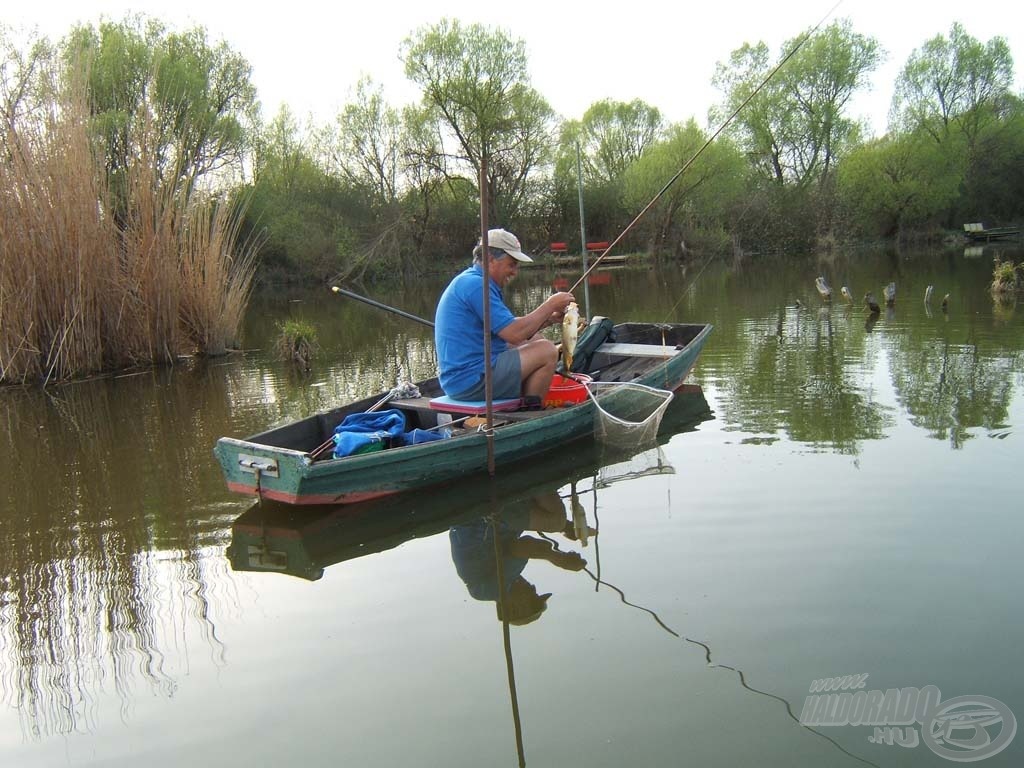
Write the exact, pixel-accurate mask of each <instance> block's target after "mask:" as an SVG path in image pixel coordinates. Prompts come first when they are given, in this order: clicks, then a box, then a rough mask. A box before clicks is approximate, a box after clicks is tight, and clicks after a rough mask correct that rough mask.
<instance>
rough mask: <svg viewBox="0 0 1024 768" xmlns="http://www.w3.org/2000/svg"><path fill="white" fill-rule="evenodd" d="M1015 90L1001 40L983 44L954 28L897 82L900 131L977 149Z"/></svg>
mask: <svg viewBox="0 0 1024 768" xmlns="http://www.w3.org/2000/svg"><path fill="white" fill-rule="evenodd" d="M1012 84H1013V57H1012V56H1011V55H1010V49H1009V46H1008V45H1007V43H1006V40H1004V39H1003V38H1001V37H995V38H992V39H991V40H990V41H989V42H987V43H985V44H982V43H981V42H979V41H978V40H976V39H975V38H973V37H971V36H970V35H969V34H967V32H966V30H965V29H964V27H963V26H962V25H961V24H959V23H954V24H953V26H952V27H951V28H950V31H949V37H948V38H946V37H944V36H942V35H937V36H936V37H933V38H932V39H931V40H928V41H927V42H926V43H925V44H924V45H923V46H922V47H921V48H920V49H917V50H915V51H914V52H913V53H911V55H910V58H909V59H908V60H907V63H906V65H905V66H904V68H903V71H902V72H901V73H900V76H899V78H898V79H897V81H896V90H895V94H894V96H893V105H892V114H893V115H894V124H895V127H897V129H899V130H902V131H904V132H910V131H917V130H922V131H925V132H927V133H928V134H930V135H931V136H932V138H933V139H935V140H936V141H938V142H942V141H945V140H946V139H947V138H949V136H950V134H951V133H953V132H955V133H960V134H962V135H963V136H965V137H966V138H967V142H968V145H970V146H973V144H974V142H975V139H976V138H977V137H978V134H979V133H980V131H981V130H982V129H983V128H984V126H985V125H986V124H988V123H989V122H990V121H991V120H992V119H993V118H994V117H997V116H998V114H999V108H1000V107H1001V105H1003V104H1004V103H1005V100H1006V98H1007V96H1008V95H1009V93H1010V86H1011V85H1012Z"/></svg>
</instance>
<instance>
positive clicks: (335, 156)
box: [317, 77, 403, 205]
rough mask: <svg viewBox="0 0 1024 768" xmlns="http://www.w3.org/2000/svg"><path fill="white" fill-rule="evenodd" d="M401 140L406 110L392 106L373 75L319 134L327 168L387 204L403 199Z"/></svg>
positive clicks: (360, 86)
mask: <svg viewBox="0 0 1024 768" xmlns="http://www.w3.org/2000/svg"><path fill="white" fill-rule="evenodd" d="M402 143H403V135H402V118H401V114H400V113H399V111H398V110H397V109H395V108H394V107H392V106H390V105H388V103H387V102H386V101H385V99H384V94H383V89H382V88H381V87H380V86H379V85H376V84H375V83H374V82H373V80H372V79H370V78H369V77H363V78H361V79H360V80H359V82H358V84H357V85H356V90H355V100H354V101H352V102H351V103H349V104H346V105H345V106H344V108H343V109H342V110H341V112H340V113H339V114H338V116H337V118H336V119H335V121H334V123H333V125H331V126H328V127H327V128H325V129H323V130H321V131H320V132H319V134H318V136H317V145H318V146H317V149H318V155H319V156H320V158H321V163H322V164H323V166H324V167H325V169H327V171H328V172H329V173H338V174H340V175H341V176H342V177H344V178H345V179H346V180H347V181H348V182H349V183H350V184H352V185H353V186H355V187H358V188H360V189H363V190H365V191H366V193H367V194H369V195H371V196H372V197H373V198H374V199H375V200H376V201H377V202H378V203H380V204H384V205H388V204H391V203H393V202H395V200H397V199H398V192H399V188H398V187H399V173H400V170H401V159H402V151H403V147H402Z"/></svg>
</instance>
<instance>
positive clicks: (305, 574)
mask: <svg viewBox="0 0 1024 768" xmlns="http://www.w3.org/2000/svg"><path fill="white" fill-rule="evenodd" d="M710 418H712V414H711V409H710V408H709V407H708V403H707V400H706V399H705V397H704V393H703V391H702V390H701V389H700V387H697V386H693V385H684V387H683V389H682V391H680V393H679V394H678V395H677V397H676V398H675V399H674V400H673V401H672V403H671V405H670V406H669V408H668V410H667V411H666V412H665V415H664V418H663V419H662V422H661V428H660V429H659V431H658V435H657V439H656V441H655V443H654V444H653V445H650V444H648V445H644V446H643V447H642V448H640V449H638V448H636V447H631V448H628V449H625V450H615V449H608V448H607V447H604V446H599V445H598V444H596V443H594V442H591V443H589V444H587V445H586V446H583V447H581V449H580V450H574V451H562V452H557V453H555V454H553V455H548V456H543V457H540V458H536V459H532V460H529V461H524V462H520V463H518V464H517V465H516V466H514V467H509V468H507V470H506V471H504V472H501V473H498V475H497V476H496V477H495V478H493V481H492V479H491V478H490V477H488V475H487V474H486V473H477V474H476V475H474V476H473V477H471V478H468V479H466V480H465V481H463V482H460V483H459V484H458V485H453V486H451V487H448V488H444V489H441V490H439V491H438V492H436V493H429V494H428V493H420V494H403V495H395V496H388V497H386V498H381V499H375V500H373V501H368V502H364V503H362V504H346V505H340V506H326V507H316V508H298V507H295V506H293V505H288V504H279V503H276V502H273V501H262V502H257V503H255V504H253V506H251V507H250V508H249V509H247V510H246V511H245V512H243V513H242V514H241V515H239V517H238V518H236V519H235V521H234V523H233V524H232V526H231V543H230V544H229V545H228V548H227V555H228V560H229V561H230V563H231V567H232V569H233V570H236V571H256V572H265V573H280V574H283V575H289V576H296V577H298V578H301V579H308V580H310V581H315V580H317V579H319V578H321V577H322V576H323V573H324V569H325V568H327V567H329V566H331V565H335V564H338V563H342V562H345V561H347V560H353V559H355V558H358V557H363V556H365V555H370V554H376V553H377V552H384V551H386V550H389V549H393V548H394V547H397V546H399V545H401V544H403V543H405V542H407V541H410V540H412V539H415V538H424V537H428V536H434V535H437V534H439V533H442V532H444V531H446V530H448V529H449V528H451V527H452V526H454V525H463V524H466V523H467V522H472V521H474V520H477V519H479V518H481V517H483V516H484V515H488V514H497V515H507V514H509V513H511V512H513V511H514V510H515V509H516V508H517V507H519V506H521V505H524V504H529V503H530V502H531V501H532V500H533V499H535V498H537V497H539V496H542V495H545V494H551V493H556V492H558V491H559V490H560V489H564V488H565V487H566V486H571V487H572V488H573V489H574V490H576V488H577V484H578V486H579V493H580V494H595V495H596V494H597V493H598V492H599V490H601V489H604V488H607V487H608V486H609V485H613V484H618V483H620V482H628V481H630V480H632V479H634V478H636V477H640V476H648V475H653V474H672V473H673V472H674V471H675V469H674V467H672V465H671V464H670V463H669V462H668V460H667V459H666V458H665V456H664V453H663V452H662V450H661V446H662V445H663V444H665V443H666V442H668V440H670V439H671V438H672V437H673V436H675V435H678V434H681V433H684V432H691V431H693V430H695V429H696V428H697V426H698V425H699V424H701V423H702V422H704V421H706V420H708V419H710ZM594 500H595V501H596V497H595V499H594Z"/></svg>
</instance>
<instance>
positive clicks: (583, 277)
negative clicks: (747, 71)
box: [569, 0, 842, 293]
mask: <svg viewBox="0 0 1024 768" xmlns="http://www.w3.org/2000/svg"><path fill="white" fill-rule="evenodd" d="M841 3H842V0H839V2H837V3H836V4H835V5H833V6H832V8H831V9H830V10H829V12H828V13H826V14H825V15H824V16H823V17H822V19H821V21H819V22H818V23H817V24H815V25H814V27H813V28H812V29H811V30H810V31H809V32H807V33H806V34H805V35H804V36H803V37H802V38H801V39H800V41H799V42H798V43H797V44H796V45H794V46H793V48H792V50H791V51H790V52H789V53H787V54H786V55H785V56H784V57H783V58H782V61H780V62H779V63H778V64H776V65H775V67H774V69H772V71H771V72H769V73H768V75H767V77H765V78H764V80H762V81H761V84H760V85H758V86H757V88H755V89H754V90H753V91H751V92H750V94H748V95H747V97H746V98H745V99H744V100H743V101H742V102H740V105H739V106H738V107H736V109H734V110H733V112H732V114H731V115H729V117H727V118H726V119H725V121H724V122H723V123H722V124H721V125H720V126H718V129H717V130H716V131H715V132H714V133H712V134H711V136H710V137H708V140H707V141H705V142H704V144H702V145H701V147H700V149H698V150H697V151H696V152H694V153H693V155H692V156H691V157H690V159H689V160H687V161H686V162H685V163H684V164H683V167H682V168H680V169H679V170H678V171H676V172H675V174H673V176H672V178H670V179H669V180H668V181H667V182H665V186H663V187H662V188H661V189H660V190H659V191H658V194H656V195H655V196H654V197H652V198H651V201H650V202H649V203H647V205H645V206H644V207H643V210H641V211H640V213H638V214H637V215H636V217H635V218H634V219H633V220H632V221H631V222H629V224H628V225H627V226H626V228H625V229H624V230H622V232H620V233H619V236H618V237H616V238H615V239H614V240H612V242H611V243H610V244H609V245H608V247H607V248H605V249H604V253H602V254H601V255H600V256H598V257H597V259H596V260H595V261H594V263H593V264H591V265H590V267H588V268H587V271H586V272H584V273H583V274H582V275H580V278H579V280H577V281H576V282H575V283H573V284H572V287H571V288H569V293H572V292H573V291H575V290H576V289H577V288H578V287H579V285H580V283H582V282H583V281H584V280H586V279H587V276H588V275H589V274H590V273H591V272H593V271H594V270H595V269H596V268H597V265H598V264H600V263H601V260H602V259H603V258H604V257H605V256H607V255H608V254H609V253H611V252H612V249H613V248H614V247H615V246H616V245H618V244H619V243H620V242H621V241H622V239H623V238H624V237H625V236H626V235H627V234H629V231H630V230H631V229H633V227H635V226H636V224H637V222H639V221H640V219H642V218H643V217H644V216H645V215H646V214H647V212H648V211H649V210H650V209H651V208H652V207H654V204H655V203H656V202H658V200H660V199H661V196H662V195H664V194H665V193H666V192H667V191H668V190H669V187H671V186H672V185H673V184H675V183H676V181H678V180H679V177H680V176H682V175H683V174H684V173H685V172H686V171H687V169H688V168H689V167H690V166H691V165H693V164H694V162H696V160H697V158H698V157H700V156H701V155H702V154H704V151H705V150H706V149H707V148H708V147H710V146H711V145H712V143H714V141H715V139H717V138H718V137H719V136H720V135H721V133H722V131H724V130H725V129H726V128H728V127H729V125H730V124H731V123H732V121H733V120H735V119H736V116H737V115H738V114H739V113H740V112H741V111H742V110H743V108H744V107H746V106H747V104H749V103H750V102H751V100H752V99H753V98H754V97H755V96H757V94H758V93H760V91H761V89H762V88H764V87H765V86H766V85H768V83H769V81H771V79H772V78H774V77H775V75H776V74H778V71H779V70H780V69H782V68H783V67H784V66H785V65H786V62H788V61H789V60H790V59H791V58H793V56H794V54H796V52H797V51H799V50H800V49H801V48H802V47H803V44H804V43H806V42H807V41H808V40H809V39H810V38H811V37H812V36H813V35H814V33H815V32H817V31H818V30H819V29H820V28H821V25H822V24H824V23H825V21H826V20H828V18H829V17H830V16H831V15H832V14H833V12H834V11H835V9H836V8H838V7H839V6H840V4H841Z"/></svg>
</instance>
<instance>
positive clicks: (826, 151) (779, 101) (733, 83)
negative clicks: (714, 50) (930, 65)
mask: <svg viewBox="0 0 1024 768" xmlns="http://www.w3.org/2000/svg"><path fill="white" fill-rule="evenodd" d="M802 39H803V38H802V37H798V38H794V39H793V40H789V41H787V42H786V43H785V44H784V45H783V49H782V51H781V52H780V54H779V57H778V59H777V61H778V62H782V61H783V60H784V59H785V58H786V56H788V55H789V54H790V52H791V51H793V50H794V49H795V48H796V47H797V46H798V45H799V48H798V49H797V50H796V52H795V53H793V54H792V56H791V58H790V59H789V61H787V62H786V63H785V64H784V65H783V66H782V68H781V69H780V70H779V72H778V73H777V74H776V76H775V77H774V78H772V79H771V80H770V81H769V82H768V83H767V84H766V85H765V86H764V87H763V88H762V90H761V91H760V92H758V93H757V95H756V96H754V97H753V98H752V99H751V101H750V102H749V103H748V104H747V105H746V106H745V107H744V108H743V110H742V111H741V112H740V113H739V115H738V116H737V118H736V121H735V123H734V126H735V128H734V132H735V134H736V135H737V136H738V138H739V141H740V143H741V145H742V146H743V148H744V150H745V151H746V152H747V154H748V156H749V157H750V158H751V160H752V162H753V163H754V166H755V168H757V169H758V170H759V171H760V172H761V173H762V174H763V175H764V176H765V177H766V178H769V179H771V180H773V181H775V182H776V183H778V184H787V183H788V184H794V185H796V186H798V187H803V186H809V185H811V184H813V183H819V184H821V183H824V182H825V181H827V180H828V179H829V177H830V175H831V173H832V171H833V170H834V166H835V163H836V161H837V159H839V158H840V157H841V156H842V154H843V153H844V152H845V151H847V150H848V149H849V148H851V147H853V146H855V145H856V143H857V141H858V139H859V126H858V124H857V123H856V121H854V120H853V119H852V118H850V117H849V116H848V115H847V114H846V112H847V107H848V104H849V101H850V99H851V98H852V97H853V96H854V94H855V93H856V92H857V91H858V90H859V89H861V88H863V87H865V86H866V85H867V78H868V75H869V74H870V73H871V72H872V71H874V70H875V69H876V68H877V66H878V64H879V61H880V58H881V53H880V51H879V47H878V43H877V42H876V41H875V40H874V39H873V38H870V37H866V36H864V35H860V34H858V33H856V32H854V31H853V29H852V27H851V25H850V22H849V21H846V20H844V21H838V22H835V23H833V24H831V25H830V26H828V27H826V28H825V29H823V30H821V31H820V32H818V33H816V34H814V35H812V36H811V37H810V38H807V39H806V40H804V42H803V43H801V40H802ZM773 66H774V63H773V62H772V61H771V60H770V55H769V50H768V47H767V46H766V45H765V44H764V43H758V44H756V45H749V44H748V45H744V46H742V47H741V48H739V49H737V50H736V51H733V53H732V55H731V56H730V59H729V62H728V64H721V63H720V64H719V65H718V67H717V69H716V72H715V75H714V78H713V81H712V82H713V83H714V85H715V86H716V87H717V88H719V89H720V90H722V91H723V93H724V94H725V101H724V103H723V104H722V105H721V106H720V107H719V108H718V109H717V110H715V112H716V114H717V115H718V116H719V117H722V116H724V115H726V114H730V113H732V112H733V111H734V110H735V109H736V108H737V107H738V106H739V105H740V104H742V103H743V102H744V101H745V100H746V99H747V98H748V97H750V96H751V94H752V93H754V92H755V90H756V89H757V87H758V86H759V85H760V83H761V82H762V81H763V80H764V78H765V77H766V76H767V75H768V73H769V71H770V70H771V69H772V67H773Z"/></svg>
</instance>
